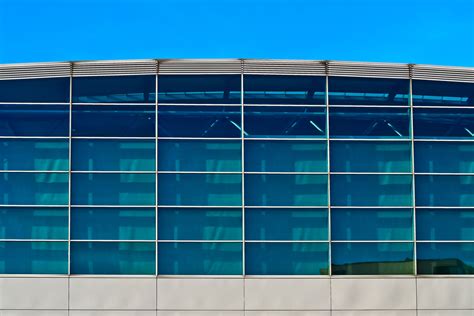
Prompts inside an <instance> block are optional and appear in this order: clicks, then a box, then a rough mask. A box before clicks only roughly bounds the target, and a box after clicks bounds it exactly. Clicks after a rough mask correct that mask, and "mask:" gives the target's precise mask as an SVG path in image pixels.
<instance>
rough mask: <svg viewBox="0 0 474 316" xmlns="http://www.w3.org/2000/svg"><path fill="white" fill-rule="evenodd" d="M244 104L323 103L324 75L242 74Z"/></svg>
mask: <svg viewBox="0 0 474 316" xmlns="http://www.w3.org/2000/svg"><path fill="white" fill-rule="evenodd" d="M244 88H245V94H244V100H245V101H244V102H245V103H246V104H325V94H326V77H312V76H258V75H246V76H244Z"/></svg>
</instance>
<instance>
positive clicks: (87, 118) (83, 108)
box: [72, 105, 155, 137]
mask: <svg viewBox="0 0 474 316" xmlns="http://www.w3.org/2000/svg"><path fill="white" fill-rule="evenodd" d="M72 111H73V112H72V135H73V136H91V137H94V136H101V137H155V106H154V105H74V106H73V107H72Z"/></svg>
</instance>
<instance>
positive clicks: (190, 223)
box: [158, 208, 242, 240]
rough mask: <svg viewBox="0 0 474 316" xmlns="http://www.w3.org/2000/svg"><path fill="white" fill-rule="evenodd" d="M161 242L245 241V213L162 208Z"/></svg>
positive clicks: (159, 214) (160, 210)
mask: <svg viewBox="0 0 474 316" xmlns="http://www.w3.org/2000/svg"><path fill="white" fill-rule="evenodd" d="M158 239H160V240H239V239H240V240H242V209H232V208H208V209H206V208H160V209H159V211H158Z"/></svg>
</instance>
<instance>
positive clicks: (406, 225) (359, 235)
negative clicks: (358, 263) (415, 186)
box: [331, 208, 413, 240]
mask: <svg viewBox="0 0 474 316" xmlns="http://www.w3.org/2000/svg"><path fill="white" fill-rule="evenodd" d="M331 234H332V240H412V239H413V212H412V209H408V208H407V209H359V208H357V209H349V208H347V209H342V208H337V209H332V210H331Z"/></svg>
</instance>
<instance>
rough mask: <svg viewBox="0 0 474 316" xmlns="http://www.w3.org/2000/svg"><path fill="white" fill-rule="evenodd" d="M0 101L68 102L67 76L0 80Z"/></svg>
mask: <svg viewBox="0 0 474 316" xmlns="http://www.w3.org/2000/svg"><path fill="white" fill-rule="evenodd" d="M0 102H58V103H59V102H64V103H66V102H69V77H66V78H42V79H21V80H0Z"/></svg>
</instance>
